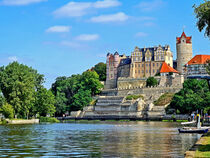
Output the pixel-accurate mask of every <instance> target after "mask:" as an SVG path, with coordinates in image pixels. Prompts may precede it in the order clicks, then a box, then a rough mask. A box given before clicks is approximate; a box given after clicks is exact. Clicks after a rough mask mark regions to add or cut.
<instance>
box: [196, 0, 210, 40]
mask: <svg viewBox="0 0 210 158" xmlns="http://www.w3.org/2000/svg"><path fill="white" fill-rule="evenodd" d="M193 7H194V12H195V14H196V18H197V19H198V21H197V27H198V29H199V31H200V32H201V31H202V30H204V29H205V35H206V36H208V37H210V1H208V0H205V3H203V4H200V5H199V6H196V5H194V6H193Z"/></svg>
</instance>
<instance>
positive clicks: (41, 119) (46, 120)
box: [39, 116, 60, 123]
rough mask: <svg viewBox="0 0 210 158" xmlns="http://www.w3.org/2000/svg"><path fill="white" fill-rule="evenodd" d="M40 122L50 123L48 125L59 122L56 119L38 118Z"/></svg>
mask: <svg viewBox="0 0 210 158" xmlns="http://www.w3.org/2000/svg"><path fill="white" fill-rule="evenodd" d="M39 121H40V122H50V123H59V122H60V121H59V120H58V119H56V118H55V117H43V116H42V117H40V118H39Z"/></svg>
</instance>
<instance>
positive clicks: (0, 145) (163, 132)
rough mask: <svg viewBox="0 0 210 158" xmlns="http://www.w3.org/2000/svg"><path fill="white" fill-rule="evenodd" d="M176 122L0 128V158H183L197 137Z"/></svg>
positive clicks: (9, 126) (101, 123) (60, 124)
mask: <svg viewBox="0 0 210 158" xmlns="http://www.w3.org/2000/svg"><path fill="white" fill-rule="evenodd" d="M178 126H179V123H171V122H137V121H136V122H135V121H134V122H110V121H108V122H99V123H55V124H36V125H1V126H0V157H153V158H158V157H184V152H185V151H186V150H188V149H189V148H190V147H191V146H192V145H193V144H194V143H195V142H196V141H197V140H198V139H199V138H200V135H197V134H179V133H178V131H177V128H178Z"/></svg>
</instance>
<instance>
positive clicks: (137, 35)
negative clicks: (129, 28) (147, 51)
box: [135, 32, 148, 37]
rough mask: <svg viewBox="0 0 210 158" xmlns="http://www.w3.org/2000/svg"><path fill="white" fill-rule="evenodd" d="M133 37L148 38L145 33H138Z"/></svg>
mask: <svg viewBox="0 0 210 158" xmlns="http://www.w3.org/2000/svg"><path fill="white" fill-rule="evenodd" d="M135 36H136V37H146V36H148V34H147V33H145V32H138V33H136V35H135Z"/></svg>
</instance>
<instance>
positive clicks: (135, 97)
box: [126, 95, 144, 100]
mask: <svg viewBox="0 0 210 158" xmlns="http://www.w3.org/2000/svg"><path fill="white" fill-rule="evenodd" d="M138 98H142V99H144V97H143V96H142V95H128V96H127V97H126V100H136V99H138Z"/></svg>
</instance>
